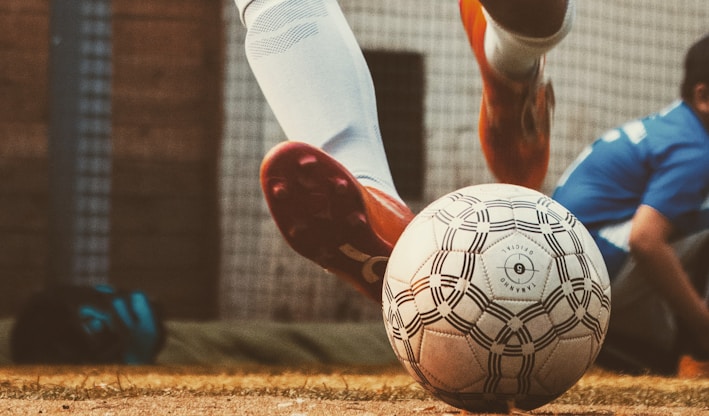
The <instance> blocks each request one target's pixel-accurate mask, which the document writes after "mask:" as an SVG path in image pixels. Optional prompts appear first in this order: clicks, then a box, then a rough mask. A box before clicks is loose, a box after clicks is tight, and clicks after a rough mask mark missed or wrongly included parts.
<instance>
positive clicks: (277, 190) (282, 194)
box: [271, 182, 289, 200]
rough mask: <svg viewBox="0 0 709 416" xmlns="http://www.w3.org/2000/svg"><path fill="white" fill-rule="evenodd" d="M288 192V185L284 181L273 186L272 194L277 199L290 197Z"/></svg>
mask: <svg viewBox="0 0 709 416" xmlns="http://www.w3.org/2000/svg"><path fill="white" fill-rule="evenodd" d="M288 193H289V192H288V187H287V186H286V184H285V183H284V182H277V183H275V184H274V185H273V186H271V195H273V197H274V198H276V199H279V200H283V199H286V198H288Z"/></svg>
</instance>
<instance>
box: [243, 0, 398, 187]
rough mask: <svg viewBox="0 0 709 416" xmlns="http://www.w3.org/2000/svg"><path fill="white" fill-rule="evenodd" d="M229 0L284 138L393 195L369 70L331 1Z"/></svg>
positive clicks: (366, 183) (254, 69) (250, 61)
mask: <svg viewBox="0 0 709 416" xmlns="http://www.w3.org/2000/svg"><path fill="white" fill-rule="evenodd" d="M245 3H246V4H245ZM237 5H239V6H240V11H241V16H242V21H243V22H244V24H245V25H246V27H247V30H248V31H247V34H246V42H245V43H246V45H245V46H246V56H247V58H248V60H249V64H250V65H251V69H252V71H253V73H254V75H255V77H256V79H257V81H258V83H259V86H260V87H261V90H262V91H263V94H264V96H265V97H266V100H267V101H268V103H269V105H270V106H271V109H272V110H273V112H274V114H275V115H276V118H277V119H278V122H279V124H280V125H281V127H282V129H283V131H284V132H285V134H286V136H287V137H288V139H289V140H297V141H302V142H306V143H309V144H312V145H314V146H317V147H319V148H321V149H323V150H324V151H325V152H327V153H328V154H330V155H331V156H332V157H334V158H335V159H336V160H337V161H339V162H340V163H342V164H343V165H344V166H345V167H346V168H347V169H348V170H349V171H350V172H351V173H352V174H353V175H354V176H355V177H357V178H358V179H359V181H360V182H361V183H362V184H363V185H367V186H372V187H375V188H377V189H380V190H382V191H384V192H385V193H387V194H389V195H391V196H393V197H395V198H398V199H400V197H399V196H398V194H397V192H396V189H395V187H394V183H393V180H392V177H391V173H390V171H389V165H388V163H387V160H386V155H385V153H384V146H383V144H382V139H381V134H380V132H379V121H378V118H377V108H376V98H375V95H374V86H373V84H372V78H371V75H370V72H369V68H368V66H367V64H366V62H365V60H364V56H363V55H362V51H361V49H360V47H359V45H358V43H357V41H356V39H355V37H354V34H353V33H352V30H351V29H350V27H349V25H348V24H347V21H346V20H345V17H344V15H343V14H342V10H341V9H340V6H339V4H338V3H337V1H336V0H255V1H253V2H248V3H247V2H245V1H243V0H237Z"/></svg>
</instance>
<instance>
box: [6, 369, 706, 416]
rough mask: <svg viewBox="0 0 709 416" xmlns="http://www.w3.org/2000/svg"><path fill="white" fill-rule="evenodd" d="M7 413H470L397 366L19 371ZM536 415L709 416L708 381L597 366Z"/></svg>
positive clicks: (13, 375) (12, 373)
mask: <svg viewBox="0 0 709 416" xmlns="http://www.w3.org/2000/svg"><path fill="white" fill-rule="evenodd" d="M0 380H2V381H1V382H0V414H1V415H39V414H41V415H68V414H71V415H173V416H174V415H286V416H306V415H307V416H316V415H338V416H348V415H464V414H467V413H465V412H462V411H460V410H458V409H456V408H453V407H450V406H448V405H446V404H444V403H442V402H440V401H438V400H436V399H434V398H432V397H430V396H429V395H428V394H427V393H426V392H424V391H423V390H422V389H421V388H419V387H418V385H417V384H416V383H414V382H413V381H412V379H411V378H410V377H409V376H408V375H407V374H405V373H403V372H402V370H400V369H399V368H398V367H395V366H391V367H389V366H387V367H379V366H377V367H369V366H365V367H338V368H333V367H323V366H315V367H312V366H311V367H309V368H300V369H297V368H284V367H272V366H245V367H229V368H225V367H212V366H199V367H195V366H174V367H173V366H155V367H41V366H32V367H14V366H8V367H5V368H2V369H0ZM512 414H520V415H522V414H533V415H651V416H652V415H709V380H704V379H674V378H660V377H650V376H643V377H630V376H622V375H617V374H614V373H608V372H604V371H601V370H592V371H591V372H589V373H588V374H587V375H586V376H584V378H582V379H581V380H580V382H579V383H578V384H577V385H576V386H574V387H573V388H572V389H570V390H569V391H568V392H567V393H566V394H564V395H563V396H561V397H560V398H558V399H557V400H555V401H554V402H552V403H550V404H548V405H546V406H544V407H541V408H539V409H536V410H534V411H532V412H528V413H525V412H521V411H513V412H512Z"/></svg>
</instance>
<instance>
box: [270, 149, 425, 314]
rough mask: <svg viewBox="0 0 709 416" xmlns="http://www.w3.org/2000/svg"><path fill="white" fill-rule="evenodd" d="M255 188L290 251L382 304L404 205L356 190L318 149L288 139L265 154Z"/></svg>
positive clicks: (405, 215)
mask: <svg viewBox="0 0 709 416" xmlns="http://www.w3.org/2000/svg"><path fill="white" fill-rule="evenodd" d="M261 187H262V189H263V192H264V195H265V197H266V202H267V203H268V207H269V209H270V211H271V216H272V217H273V219H274V221H275V222H276V225H277V226H278V228H279V230H280V231H281V234H283V236H284V237H285V239H286V241H287V242H288V244H289V245H290V246H291V247H292V248H293V249H294V250H295V251H297V252H298V253H300V254H301V255H302V256H304V257H306V258H308V259H310V260H312V261H314V262H315V263H317V264H319V265H320V266H322V267H323V268H325V269H326V270H328V271H330V272H332V273H334V274H335V275H337V276H339V277H341V278H343V279H344V280H346V281H348V282H349V283H351V284H352V285H354V286H355V287H356V288H357V289H358V290H359V291H360V292H362V293H364V294H365V295H367V296H368V297H370V298H371V299H373V300H375V301H376V302H381V301H382V281H383V277H384V271H385V269H386V264H387V261H388V260H389V255H390V254H391V250H392V249H393V247H394V244H395V243H396V241H397V240H398V239H399V236H400V235H401V233H402V232H403V231H404V228H405V227H406V225H408V223H409V222H410V221H411V220H412V219H413V216H414V215H413V213H412V212H411V210H409V208H408V207H406V205H404V204H403V203H401V202H399V201H398V200H396V199H394V198H392V197H390V196H389V195H387V194H385V193H383V192H381V191H379V190H377V189H374V188H370V187H365V186H362V185H361V184H360V183H359V182H358V181H357V179H356V178H355V177H354V176H352V175H351V174H350V173H349V171H348V170H347V169H346V168H345V167H344V166H342V165H341V164H340V163H339V162H337V161H336V160H334V159H333V158H332V157H330V156H329V155H328V154H326V153H325V152H323V151H322V150H320V149H318V148H316V147H313V146H310V145H308V144H305V143H300V142H293V141H288V142H283V143H281V144H279V145H277V146H276V147H274V148H273V149H272V150H271V151H270V152H268V154H267V155H266V156H265V157H264V160H263V163H262V164H261Z"/></svg>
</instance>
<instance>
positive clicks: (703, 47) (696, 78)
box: [680, 35, 709, 101]
mask: <svg viewBox="0 0 709 416" xmlns="http://www.w3.org/2000/svg"><path fill="white" fill-rule="evenodd" d="M700 83H705V84H707V85H709V35H705V36H704V37H703V38H701V39H700V40H698V41H697V42H696V43H695V44H694V45H692V47H691V48H689V50H688V51H687V55H686V56H685V58H684V80H683V81H682V87H681V91H680V93H681V94H682V98H683V99H684V100H685V101H690V100H691V99H692V90H693V89H694V86H695V85H697V84H700Z"/></svg>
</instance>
